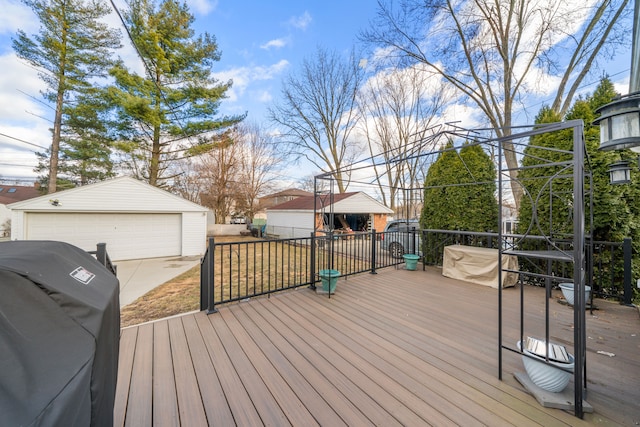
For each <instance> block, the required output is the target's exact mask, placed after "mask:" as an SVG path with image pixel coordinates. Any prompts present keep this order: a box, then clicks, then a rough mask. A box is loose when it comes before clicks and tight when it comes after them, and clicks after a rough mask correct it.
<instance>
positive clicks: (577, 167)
mask: <svg viewBox="0 0 640 427" xmlns="http://www.w3.org/2000/svg"><path fill="white" fill-rule="evenodd" d="M569 129H570V130H572V132H573V146H572V149H571V150H562V149H559V148H553V149H551V148H548V149H547V150H548V151H549V152H552V151H553V152H555V153H562V154H564V155H566V157H567V160H566V161H561V162H548V161H547V162H545V161H544V160H545V159H542V158H539V159H537V160H539V161H540V162H541V163H540V165H539V166H537V167H554V168H556V169H557V171H556V172H555V173H554V174H553V175H551V176H549V177H547V183H546V185H548V188H549V189H550V191H549V193H550V197H553V193H552V182H553V180H554V179H572V180H573V190H572V194H571V196H572V202H573V212H572V220H573V233H572V235H571V236H569V237H570V239H571V240H572V242H573V245H572V246H573V250H572V251H568V250H566V249H565V248H563V247H561V246H559V245H558V243H557V242H556V241H555V240H554V238H553V235H552V233H551V231H552V229H553V226H552V218H551V217H550V218H549V221H550V225H549V229H550V230H549V234H548V235H544V234H543V237H544V239H545V240H546V243H547V248H548V249H547V250H531V251H528V250H522V249H520V248H519V247H518V244H519V243H520V242H522V240H523V239H525V238H526V236H527V234H528V233H529V232H530V231H531V230H532V228H533V227H532V226H533V225H534V222H535V223H537V219H536V214H535V212H536V209H535V207H536V203H535V202H537V201H538V199H539V197H540V195H539V194H538V195H529V196H530V197H531V198H532V207H533V209H532V210H533V215H532V224H530V225H529V227H528V233H527V234H525V235H524V236H523V237H519V238H518V239H517V240H512V239H509V238H508V236H504V235H502V229H501V231H500V234H501V238H500V241H501V243H502V244H501V246H500V249H499V252H500V266H501V268H500V271H499V279H498V283H502V281H501V280H502V277H501V276H502V273H503V271H506V270H503V268H502V261H503V260H502V254H505V255H515V256H518V257H520V258H532V259H540V260H547V261H549V262H550V261H551V260H554V261H563V262H567V263H570V264H572V265H573V268H572V271H573V283H574V293H575V296H574V307H573V311H574V337H573V338H574V342H573V353H574V360H575V364H574V372H573V374H574V402H573V407H574V413H575V415H576V416H577V417H579V418H582V417H583V415H584V408H583V400H584V394H585V390H586V314H585V312H586V310H585V308H586V302H585V284H586V283H585V280H586V275H587V274H586V273H587V271H588V270H589V269H588V266H587V258H588V254H587V244H586V242H587V239H588V238H589V239H590V238H591V227H592V222H593V221H592V219H591V216H592V209H591V207H592V200H591V191H590V187H591V185H592V184H591V182H590V180H589V181H585V178H586V177H590V171H589V170H588V168H587V167H585V165H588V164H589V161H588V155H587V152H586V146H585V143H584V124H583V122H582V120H571V121H567V122H563V123H557V124H551V125H544V126H541V127H538V128H535V129H533V130H530V131H526V132H522V133H518V134H515V135H511V136H509V137H508V138H501V139H498V140H497V141H498V143H499V145H498V149H499V158H500V159H502V157H503V155H504V150H505V149H504V143H505V142H512V141H513V140H516V139H521V138H530V137H532V136H538V135H544V134H549V133H553V132H559V131H562V130H569ZM536 148H540V150H544V147H536ZM524 168H526V167H520V168H518V170H522V169H524ZM509 172H510V170H509V169H504V168H502V162H499V172H498V187H499V191H498V194H499V203H500V205H502V194H503V189H504V182H505V181H508V182H511V178H510V177H509ZM519 184H520V183H518V185H519ZM546 185H545V186H546ZM521 188H524V186H522V187H521ZM533 196H536V197H533ZM585 207H586V208H587V209H588V210H589V220H588V222H587V220H586V215H585ZM501 214H502V212H501ZM587 225H588V228H587ZM538 231H542V228H541V227H539V226H538ZM565 239H566V236H565ZM541 276H544V275H541ZM544 278H545V279H546V280H545V287H546V289H547V293H546V295H547V298H546V305H545V307H546V309H545V342H546V343H547V346H548V345H549V326H550V324H549V297H550V291H551V288H550V286H551V280H550V279H551V275H550V274H549V275H548V276H546V277H544ZM520 292H521V298H520V301H521V304H520V340H521V342H524V341H523V337H524V310H525V309H526V306H525V304H524V298H523V294H522V293H523V288H522V286H521V287H520ZM498 295H499V297H498V300H499V302H498V304H499V307H498V312H499V314H498V318H499V320H498V322H499V325H498V335H499V337H498V339H499V362H498V364H499V378H500V379H502V351H503V350H504V349H506V350H511V351H515V352H521V351H520V350H516V349H514V348H511V347H509V346H507V345H505V344H504V343H503V329H502V328H503V305H502V303H503V300H502V287H501V286H498ZM547 349H548V347H547ZM548 355H549V352H548V351H547V356H546V359H547V362H548V358H549V357H548Z"/></svg>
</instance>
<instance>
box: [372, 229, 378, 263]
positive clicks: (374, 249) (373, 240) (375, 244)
mask: <svg viewBox="0 0 640 427" xmlns="http://www.w3.org/2000/svg"><path fill="white" fill-rule="evenodd" d="M377 238H378V237H377V235H376V229H375V228H374V229H372V230H371V274H378V272H377V271H376V261H377V260H376V253H377V249H378V245H377Z"/></svg>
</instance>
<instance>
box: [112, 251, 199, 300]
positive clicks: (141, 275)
mask: <svg viewBox="0 0 640 427" xmlns="http://www.w3.org/2000/svg"><path fill="white" fill-rule="evenodd" d="M114 264H115V265H116V266H117V268H118V280H119V281H120V307H124V306H125V305H128V304H131V303H132V302H133V301H135V300H136V299H138V298H140V297H141V296H143V295H144V294H146V293H147V292H149V291H150V290H152V289H153V288H155V287H157V286H159V285H162V284H163V283H165V282H167V281H169V280H171V279H173V278H174V277H176V276H179V275H181V274H182V273H184V272H185V271H187V270H190V269H191V268H193V267H195V266H197V265H200V257H199V256H193V257H167V258H148V259H135V260H128V261H117V262H114Z"/></svg>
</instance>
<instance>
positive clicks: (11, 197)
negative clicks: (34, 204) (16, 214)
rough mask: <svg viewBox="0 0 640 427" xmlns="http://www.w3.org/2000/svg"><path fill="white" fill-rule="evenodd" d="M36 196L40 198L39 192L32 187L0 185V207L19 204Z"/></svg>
mask: <svg viewBox="0 0 640 427" xmlns="http://www.w3.org/2000/svg"><path fill="white" fill-rule="evenodd" d="M38 196H40V192H39V191H38V189H37V188H36V187H34V186H29V187H26V186H23V185H2V184H0V205H8V204H9V203H15V202H21V201H23V200H28V199H33V198H34V197H38Z"/></svg>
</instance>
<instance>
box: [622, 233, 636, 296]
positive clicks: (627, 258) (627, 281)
mask: <svg viewBox="0 0 640 427" xmlns="http://www.w3.org/2000/svg"><path fill="white" fill-rule="evenodd" d="M622 248H623V254H624V255H623V256H624V297H623V301H622V303H623V304H624V305H628V306H631V300H632V296H633V290H632V289H631V257H632V252H633V251H632V246H631V239H630V238H629V237H625V238H624V240H623V241H622Z"/></svg>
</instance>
